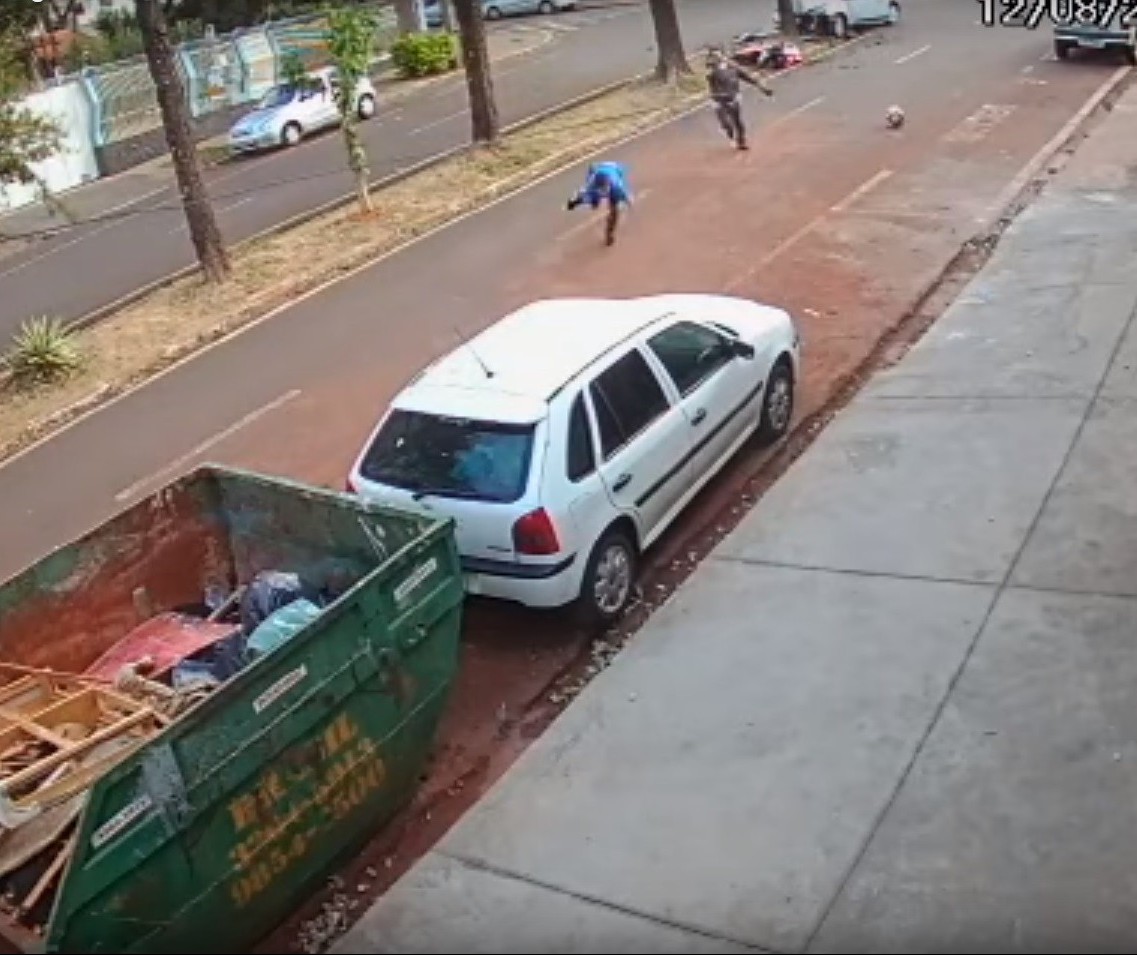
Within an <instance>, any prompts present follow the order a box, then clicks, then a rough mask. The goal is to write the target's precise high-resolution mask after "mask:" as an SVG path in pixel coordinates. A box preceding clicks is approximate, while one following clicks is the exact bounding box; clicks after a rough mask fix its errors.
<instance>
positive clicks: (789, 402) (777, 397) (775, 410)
mask: <svg viewBox="0 0 1137 955" xmlns="http://www.w3.org/2000/svg"><path fill="white" fill-rule="evenodd" d="M793 418H794V372H793V368H792V367H791V366H790V362H789V359H787V358H785V357H782V358H779V359H778V361H777V362H776V363H775V364H774V367H773V368H771V369H770V380H769V381H767V382H766V392H765V394H764V395H763V396H762V412H761V417H760V418H759V419H758V440H759V441H761V442H762V443H763V444H772V443H773V442H775V441H778V440H780V439H781V438H784V437H785V436H786V432H788V431H789V430H790V424H791V423H792V422H793Z"/></svg>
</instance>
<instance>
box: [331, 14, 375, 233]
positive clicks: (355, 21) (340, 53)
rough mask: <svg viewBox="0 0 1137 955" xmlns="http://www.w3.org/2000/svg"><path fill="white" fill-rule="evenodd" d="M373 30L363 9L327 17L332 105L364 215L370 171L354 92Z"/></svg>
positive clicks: (368, 62)
mask: <svg viewBox="0 0 1137 955" xmlns="http://www.w3.org/2000/svg"><path fill="white" fill-rule="evenodd" d="M377 27H378V25H377V24H376V22H375V17H374V15H373V14H372V13H371V11H370V10H368V9H367V8H365V7H341V8H339V9H337V10H332V11H330V13H329V14H328V50H329V52H330V53H331V57H332V63H333V64H334V65H335V68H336V72H337V73H338V74H339V76H338V79H339V86H338V87H337V89H336V106H337V107H338V108H339V113H340V120H341V123H342V128H343V139H344V144H345V145H346V146H347V162H348V165H349V166H350V167H351V171H352V173H353V174H354V175H355V190H356V192H357V193H358V195H359V208H360V211H361V212H362V213H363V214H364V215H370V214H371V213H373V212H374V206H372V204H371V183H370V180H371V170H370V168H369V166H368V161H367V148H366V147H365V146H364V145H363V137H362V136H361V135H360V133H359V113H358V111H357V109H356V90H357V89H358V88H359V82H360V80H362V79H363V78H364V77H365V76H366V75H367V71H368V68H369V67H370V65H371V58H372V56H373V54H374V52H375V34H376V30H377Z"/></svg>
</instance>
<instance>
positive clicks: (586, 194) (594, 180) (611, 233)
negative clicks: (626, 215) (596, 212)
mask: <svg viewBox="0 0 1137 955" xmlns="http://www.w3.org/2000/svg"><path fill="white" fill-rule="evenodd" d="M605 201H606V202H607V203H608V218H607V221H606V222H605V225H604V242H605V244H606V245H612V243H614V242H615V241H616V226H617V225H619V222H620V207H621V206H630V205H631V204H632V191H631V189H629V188H628V171H627V169H625V168H624V166H623V165H622V164H621V163H618V162H608V161H605V162H597V163H593V164H592V165H591V166H589V167H588V176H587V178H586V179H585V181H584V186H583V187H582V188H581V189H580V191H579V192H577V193H576V194H575V195H573V196H572V198H571V199H569V201H568V205H567V207H568V210H569V211H570V212H571V211H572V210H573V209H576V208H577V207H578V206H582V205H584V204H586V203H587V204H588V206H589V207H590V208H593V209H598V208H600V203H601V202H605Z"/></svg>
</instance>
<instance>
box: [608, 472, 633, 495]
mask: <svg viewBox="0 0 1137 955" xmlns="http://www.w3.org/2000/svg"><path fill="white" fill-rule="evenodd" d="M631 483H632V476H631V475H630V474H621V475H620V476H619V477H618V478H616V480H615V482H614V483H613V484H612V490H613V491H622V490H624V488H626V487H627V486H628V485H629V484H631Z"/></svg>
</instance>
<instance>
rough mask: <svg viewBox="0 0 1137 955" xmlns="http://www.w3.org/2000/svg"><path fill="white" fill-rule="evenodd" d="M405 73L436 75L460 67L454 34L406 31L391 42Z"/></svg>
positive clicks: (397, 64)
mask: <svg viewBox="0 0 1137 955" xmlns="http://www.w3.org/2000/svg"><path fill="white" fill-rule="evenodd" d="M391 62H392V63H393V64H394V66H395V69H396V70H398V71H399V74H400V75H401V76H405V77H407V78H413V77H418V76H434V75H436V74H438V73H446V72H448V71H450V70H454V69H457V68H458V43H457V40H456V38H455V37H454V36H453V34H450V33H405V34H403V36H401V37H399V38H398V39H397V40H396V41H395V42H394V43H393V44H392V45H391Z"/></svg>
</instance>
